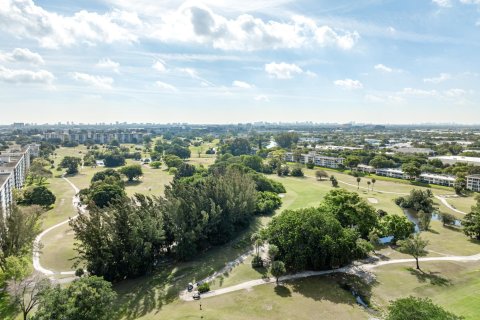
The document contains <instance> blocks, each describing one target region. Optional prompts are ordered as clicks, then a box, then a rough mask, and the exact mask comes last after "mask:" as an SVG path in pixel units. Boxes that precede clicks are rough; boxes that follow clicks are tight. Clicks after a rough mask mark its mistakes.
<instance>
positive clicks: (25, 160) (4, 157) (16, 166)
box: [0, 145, 39, 212]
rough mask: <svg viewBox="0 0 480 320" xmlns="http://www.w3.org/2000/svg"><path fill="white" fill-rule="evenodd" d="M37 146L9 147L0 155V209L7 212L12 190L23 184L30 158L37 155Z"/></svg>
mask: <svg viewBox="0 0 480 320" xmlns="http://www.w3.org/2000/svg"><path fill="white" fill-rule="evenodd" d="M38 152H39V146H37V145H29V146H26V147H23V148H21V147H10V149H9V150H6V151H4V152H2V153H0V208H1V209H2V211H3V212H7V211H8V208H9V207H10V205H11V204H12V201H13V189H14V188H15V189H20V188H22V187H23V185H24V183H25V179H26V177H27V173H28V169H29V168H30V158H31V157H32V156H35V155H38Z"/></svg>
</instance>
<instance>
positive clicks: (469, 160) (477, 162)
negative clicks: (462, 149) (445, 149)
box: [428, 156, 480, 166]
mask: <svg viewBox="0 0 480 320" xmlns="http://www.w3.org/2000/svg"><path fill="white" fill-rule="evenodd" d="M433 159H438V160H440V161H442V163H443V164H450V165H452V164H455V163H466V164H470V165H474V166H480V158H476V157H462V156H439V157H430V158H428V160H433Z"/></svg>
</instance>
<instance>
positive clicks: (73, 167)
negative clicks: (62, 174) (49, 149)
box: [60, 156, 82, 174]
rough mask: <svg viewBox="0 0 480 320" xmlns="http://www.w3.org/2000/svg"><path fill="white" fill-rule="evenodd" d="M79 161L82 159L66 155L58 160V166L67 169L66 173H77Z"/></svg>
mask: <svg viewBox="0 0 480 320" xmlns="http://www.w3.org/2000/svg"><path fill="white" fill-rule="evenodd" d="M80 163H82V159H80V158H77V157H70V156H67V157H65V158H63V159H62V161H61V162H60V167H61V168H64V169H67V174H76V173H78V166H79V165H80Z"/></svg>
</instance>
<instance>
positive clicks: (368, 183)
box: [367, 181, 372, 191]
mask: <svg viewBox="0 0 480 320" xmlns="http://www.w3.org/2000/svg"><path fill="white" fill-rule="evenodd" d="M371 184H372V182H370V181H367V185H368V188H367V190H368V191H370V185H371Z"/></svg>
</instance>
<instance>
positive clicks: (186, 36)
mask: <svg viewBox="0 0 480 320" xmlns="http://www.w3.org/2000/svg"><path fill="white" fill-rule="evenodd" d="M0 30H1V31H2V32H1V33H0V124H11V123H13V122H36V123H57V122H59V121H61V122H67V121H75V122H77V123H79V122H83V123H96V122H107V123H109V122H115V121H120V122H124V121H126V122H152V123H173V122H177V123H183V122H184V123H200V124H209V123H248V122H258V121H266V122H295V121H300V122H301V121H313V122H319V123H348V122H351V121H355V122H363V123H372V124H387V123H388V124H415V123H458V124H476V123H478V122H480V81H479V80H480V59H479V57H478V52H479V51H480V2H479V1H472V0H441V1H440V0H432V1H428V0H426V1H418V0H405V1H392V0H388V1H380V0H369V1H347V0H337V1H326V0H296V1H293V0H244V1H234V0H198V1H176V0H164V1H149V0H138V1H124V0H88V1H82V2H78V1H71V0H62V1H60V0H49V1H46V0H35V1H34V0H3V1H2V6H1V9H0Z"/></svg>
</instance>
